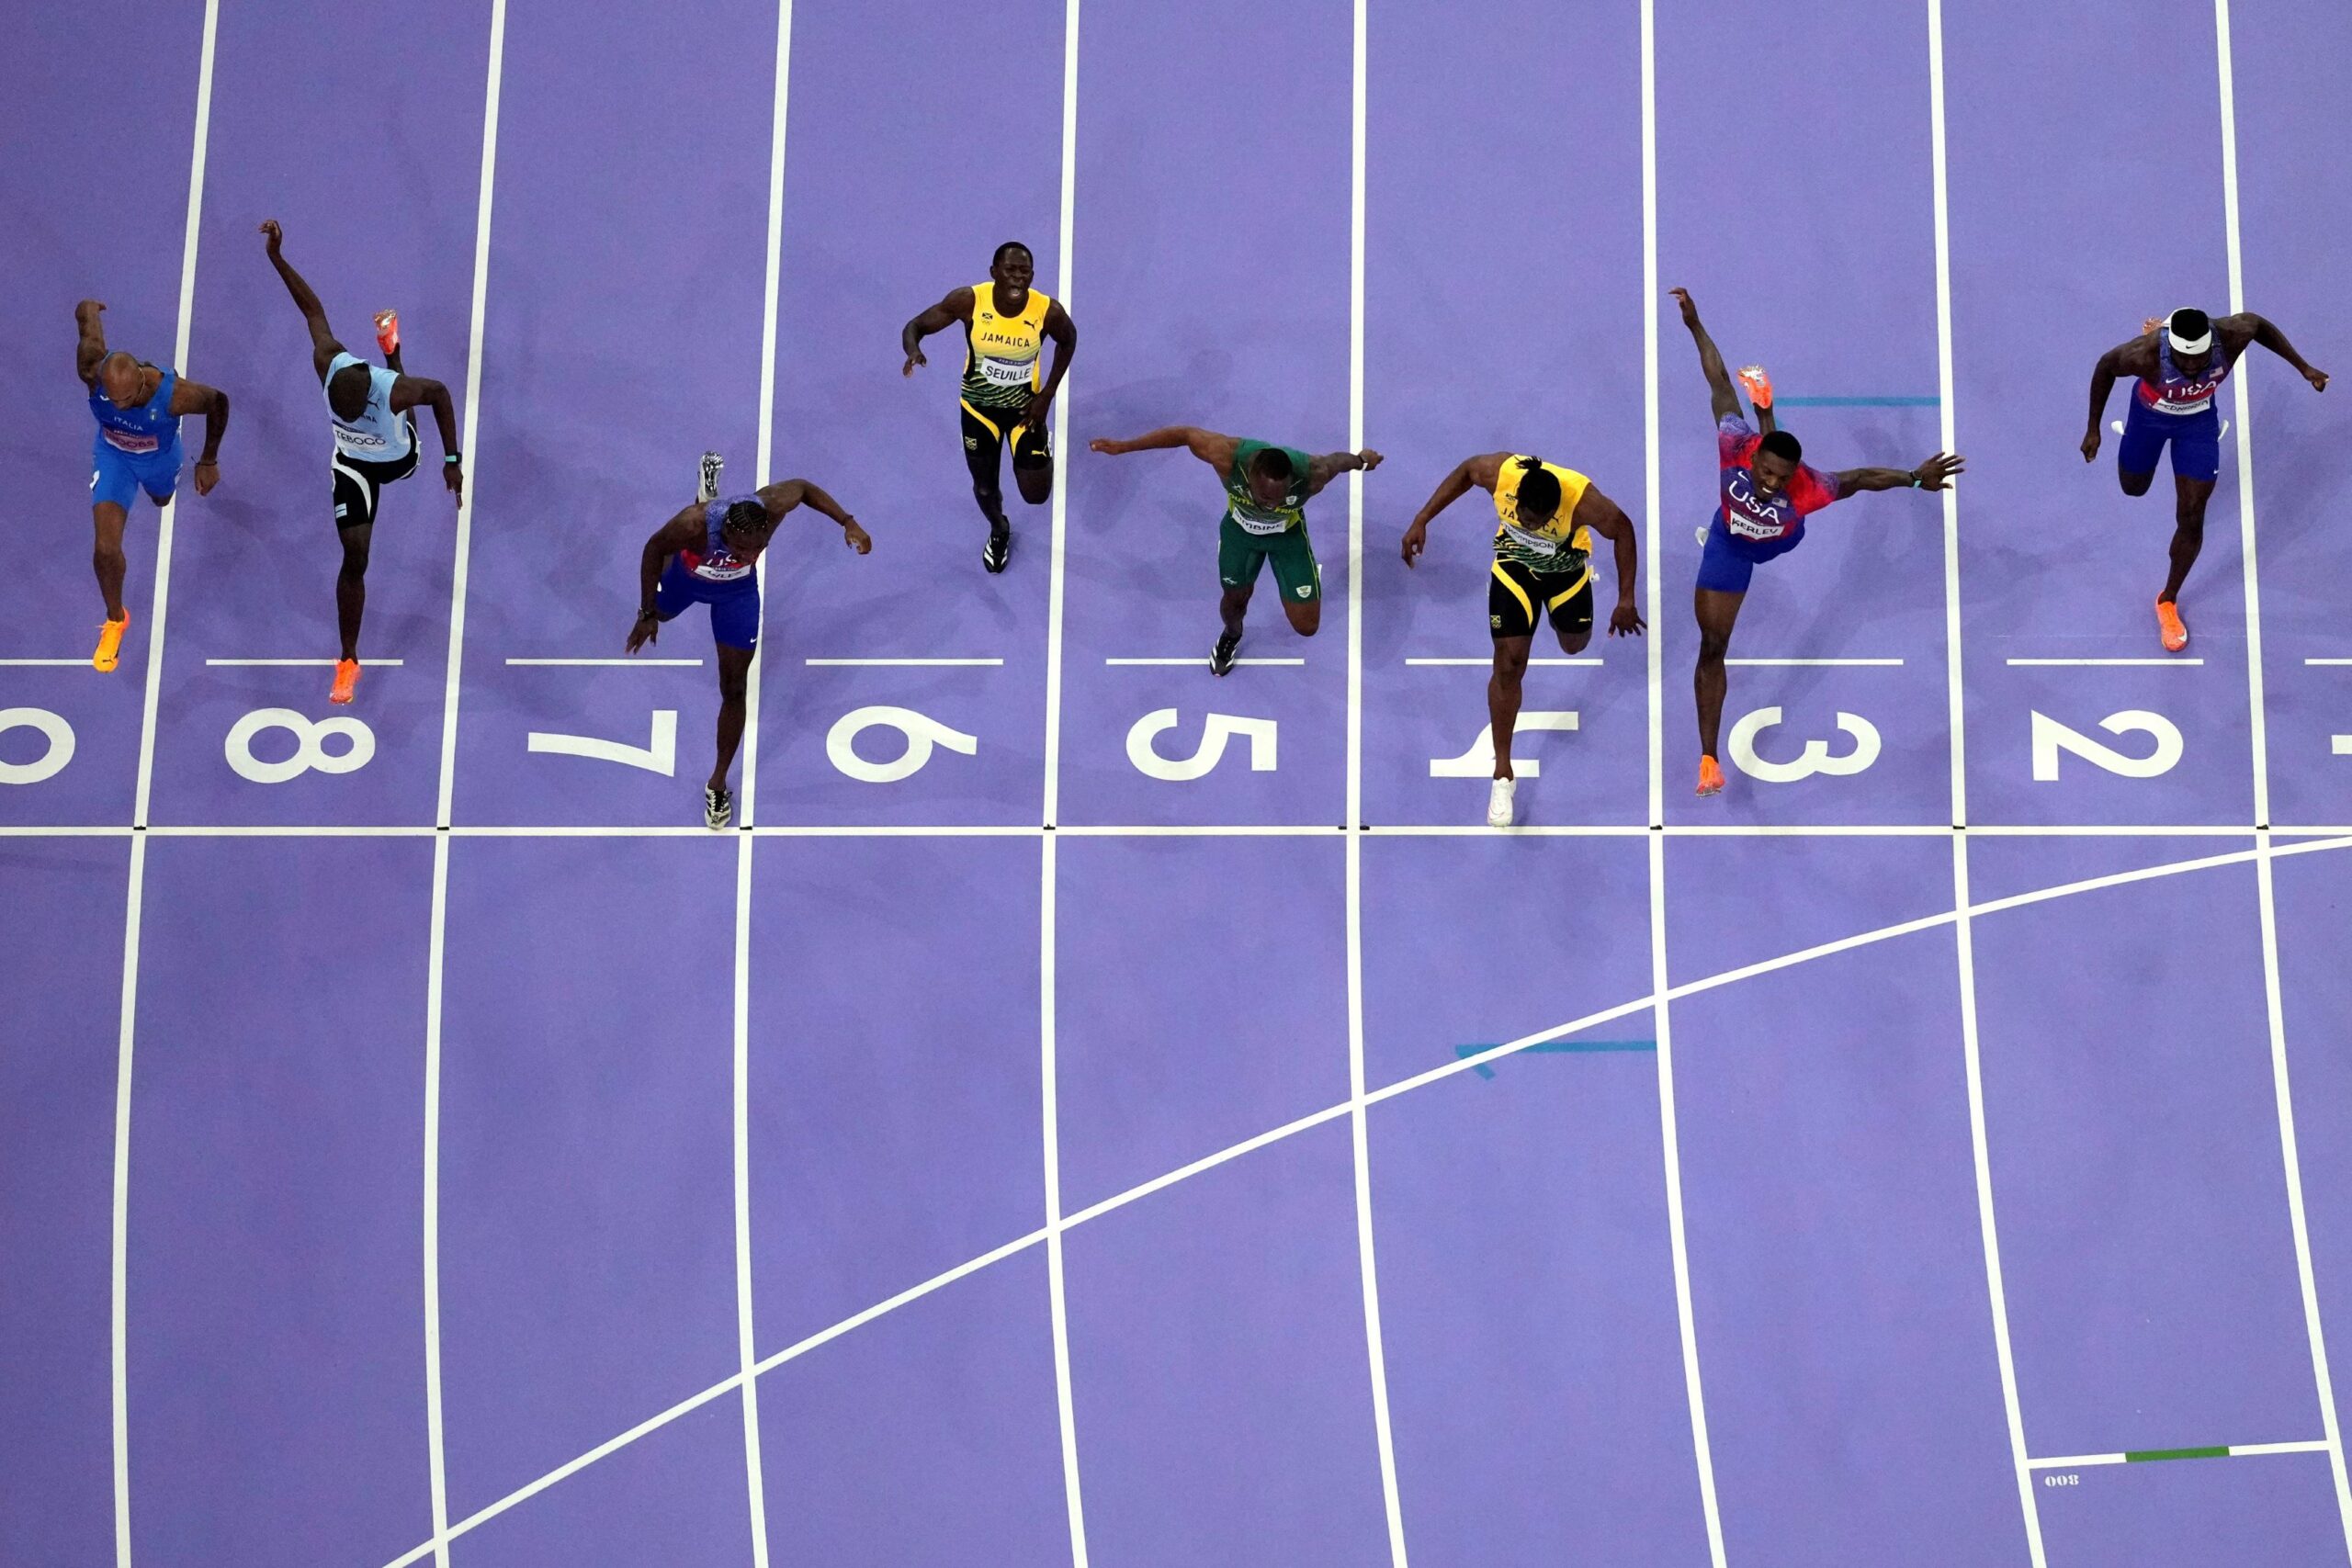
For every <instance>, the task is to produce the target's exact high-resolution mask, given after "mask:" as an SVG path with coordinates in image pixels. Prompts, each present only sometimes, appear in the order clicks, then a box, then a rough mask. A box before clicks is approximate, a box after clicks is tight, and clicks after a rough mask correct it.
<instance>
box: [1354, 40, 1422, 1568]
mask: <svg viewBox="0 0 2352 1568" xmlns="http://www.w3.org/2000/svg"><path fill="white" fill-rule="evenodd" d="M1368 9H1369V6H1368V0H1355V6H1354V12H1355V24H1354V38H1353V43H1352V53H1353V62H1354V78H1353V85H1352V88H1351V96H1350V106H1349V117H1350V121H1351V146H1350V150H1349V159H1348V162H1349V170H1348V449H1349V450H1350V451H1357V450H1361V449H1362V448H1363V445H1364V429H1363V358H1364V350H1363V317H1364V290H1363V276H1364V275H1363V268H1364V207H1365V201H1366V189H1365V179H1364V162H1365V141H1366V133H1365V118H1366V116H1365V109H1366V94H1367V81H1368V76H1369V71H1368V66H1367V62H1368V60H1369V57H1370V52H1371V37H1370V32H1371V28H1370V19H1369V17H1368ZM1407 662H1408V663H1409V662H1411V661H1410V660H1408V661H1407ZM1347 744H1348V774H1347V816H1346V818H1345V819H1346V820H1347V821H1348V822H1350V823H1360V822H1362V821H1363V474H1362V473H1360V472H1359V473H1351V474H1350V475H1349V476H1348V742H1347ZM1346 858H1347V885H1348V895H1347V965H1348V1098H1349V1100H1351V1101H1352V1102H1353V1105H1354V1110H1353V1111H1352V1112H1351V1115H1350V1116H1349V1119H1348V1121H1349V1126H1348V1133H1349V1139H1350V1145H1351V1150H1352V1155H1353V1165H1354V1170H1355V1201H1356V1258H1357V1264H1358V1270H1359V1272H1360V1273H1361V1274H1362V1276H1363V1338H1364V1353H1365V1359H1366V1361H1367V1363H1368V1366H1369V1370H1370V1372H1371V1376H1372V1427H1373V1436H1374V1441H1375V1443H1376V1444H1377V1447H1378V1450H1379V1454H1380V1497H1381V1503H1382V1506H1383V1507H1384V1509H1385V1512H1386V1514H1387V1520H1388V1562H1389V1568H1406V1556H1405V1507H1404V1499H1403V1496H1402V1495H1401V1494H1400V1493H1399V1491H1398V1490H1397V1440H1396V1437H1395V1433H1394V1424H1393V1420H1392V1417H1391V1415H1390V1411H1389V1405H1388V1353H1387V1350H1386V1348H1385V1343H1384V1341H1383V1340H1382V1337H1381V1332H1380V1271H1379V1266H1378V1263H1377V1261H1376V1258H1375V1254H1374V1246H1373V1219H1372V1139H1371V1132H1370V1129H1369V1128H1368V1127H1367V1126H1366V1125H1365V1121H1364V1106H1363V1089H1364V1064H1363V834H1362V833H1350V834H1349V835H1348V836H1347V857H1346Z"/></svg>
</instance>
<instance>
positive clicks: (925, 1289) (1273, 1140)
mask: <svg viewBox="0 0 2352 1568" xmlns="http://www.w3.org/2000/svg"><path fill="white" fill-rule="evenodd" d="M2343 849H2352V837H2342V838H2332V839H2322V840H2314V841H2313V842H2311V843H2307V844H2294V845H2290V846H2286V847H2276V846H2274V847H2273V848H2271V849H2270V850H2269V851H2267V855H2268V858H2270V859H2271V860H2274V861H2275V860H2283V859H2285V858H2287V857H2289V856H2290V855H2305V854H2316V853H2319V852H2323V851H2327V850H2343ZM2264 854H2265V852H2264V851H2260V850H2233V851H2232V852H2228V853H2226V854H2217V855H2200V856H2199V857H2198V858H2196V859H2195V860H2182V861H2167V862H2165V863H2163V864H2160V865H2152V866H2143V867H2142V868H2141V869H2139V870H2137V871H2122V872H2116V873H2113V874H2109V875H2107V876H2093V877H2087V878H2086V879H2084V880H2082V881H2080V882H2065V883H2060V884H2058V885H2057V886H2051V887H2040V888H2036V889H2034V890H2033V891H2031V892H2029V893H2013V894H2011V895H2009V896H2008V897H2004V898H1988V899H1985V901H1984V902H1982V903H1978V904H1972V905H1970V906H1969V908H1968V913H1969V916H1970V918H1971V919H1983V918H1984V917H1985V916H1986V915H1996V914H2000V913H2002V912H2004V911H2006V910H2009V909H2021V908H2026V907H2028V906H2029V905H2033V904H2047V903H2050V902H2052V901H2053V900H2055V899H2059V898H2066V897H2073V896H2075V894H2078V893H2096V892H2098V891H2099V890H2101V889H2102V888H2108V887H2121V886H2127V885H2129V884H2131V883H2135V882H2150V881H2154V880H2155V879H2157V878H2159V877H2166V876H2179V875H2182V874H2186V873H2188V872H2195V871H2211V870H2212V869H2214V868H2216V867H2219V866H2225V865H2243V864H2246V863H2250V862H2253V861H2256V860H2257V859H2259V858H2261V857H2262V856H2263V855H2264ZM1959 918H1960V911H1959V910H1957V909H1946V910H1943V911H1941V912H1939V913H1938V914H1933V915H1922V916H1920V917H1919V918H1917V919H1910V920H1901V921H1897V922H1896V923H1895V924H1894V925H1889V926H1881V927H1879V928H1878V929H1876V930H1875V931H1861V932H1859V933H1857V934H1856V935H1853V936H1849V937H1840V938H1838V940H1837V941H1835V942H1819V943H1816V944H1815V945H1814V946H1812V947H1806V948H1800V949H1798V950H1797V951H1796V952H1794V953H1782V954H1781V956H1780V957H1778V958H1767V959H1763V960H1761V961H1759V962H1758V963H1755V964H1742V965H1740V966H1739V967H1738V968H1736V969H1725V970H1724V971H1722V972H1721V973H1718V974H1714V975H1708V976H1702V977H1701V978H1699V979H1696V980H1686V981H1684V982H1683V983H1682V984H1681V985H1679V986H1672V987H1668V988H1667V989H1666V990H1665V991H1664V992H1663V993H1660V994H1658V995H1653V996H1646V997H1637V998H1634V1000H1632V1001H1629V1002H1621V1003H1619V1004H1618V1005H1617V1006H1615V1007H1610V1008H1603V1009H1601V1010H1600V1011H1599V1012H1590V1013H1587V1014H1585V1015H1584V1016H1583V1017H1582V1018H1574V1019H1570V1020H1569V1021H1567V1022H1566V1023H1561V1024H1555V1025H1554V1026H1553V1027H1551V1028H1550V1029H1545V1030H1541V1031H1538V1032H1535V1033H1533V1034H1523V1035H1521V1036H1520V1037H1519V1038H1518V1039H1516V1040H1510V1041H1506V1042H1504V1043H1502V1044H1500V1045H1497V1046H1494V1047H1492V1048H1491V1049H1489V1050H1485V1051H1481V1052H1479V1053H1477V1054H1476V1055H1471V1056H1463V1057H1459V1058H1457V1059H1456V1060H1454V1061H1452V1062H1448V1063H1446V1064H1445V1065H1444V1066H1439V1067H1432V1068H1430V1070H1429V1071H1427V1072H1425V1073H1417V1074H1415V1075H1414V1076H1413V1077H1408V1078H1399V1079H1398V1080H1397V1082H1395V1083H1392V1084H1389V1085H1387V1086H1385V1088H1381V1089H1372V1090H1370V1091H1368V1092H1367V1093H1365V1094H1363V1096H1361V1097H1360V1098H1351V1099H1348V1100H1341V1101H1340V1103H1339V1104H1337V1105H1327V1106H1325V1107H1324V1108H1323V1109H1322V1110H1320V1111H1314V1112H1312V1113H1311V1114H1308V1115H1306V1116H1301V1117H1299V1118H1297V1119H1296V1120H1295V1121H1290V1122H1283V1124H1282V1125H1281V1126H1279V1127H1272V1128H1269V1129H1267V1130H1266V1131H1265V1132H1263V1133H1261V1134H1258V1135H1257V1136H1255V1137H1253V1138H1245V1139H1243V1140H1242V1141H1241V1142H1240V1143H1238V1144H1235V1145H1231V1146H1230V1147H1227V1148H1223V1149H1219V1150H1217V1151H1216V1153H1215V1154H1211V1155H1204V1156H1201V1157H1200V1158H1199V1159H1196V1160H1193V1161H1192V1162H1191V1163H1190V1164H1187V1165H1182V1166H1179V1167H1177V1168H1175V1169H1173V1170H1170V1171H1168V1172H1166V1173H1164V1174H1162V1175H1159V1176H1156V1177H1153V1178H1152V1179H1150V1180H1148V1181H1146V1182H1141V1183H1139V1184H1137V1185H1136V1186H1134V1187H1130V1188H1128V1189H1127V1190H1125V1191H1123V1192H1114V1193H1113V1194H1112V1195H1111V1196H1110V1197H1108V1198H1105V1199H1103V1201H1101V1202H1099V1203H1095V1204H1093V1205H1091V1206H1090V1207H1088V1208H1084V1209H1080V1210H1079V1211H1078V1212H1077V1213H1073V1214H1069V1215H1065V1216H1064V1217H1063V1219H1062V1223H1061V1226H1060V1228H1061V1229H1063V1230H1068V1229H1069V1228H1070V1227H1071V1226H1072V1225H1081V1224H1086V1223H1087V1222H1088V1221H1089V1220H1094V1219H1100V1218H1101V1217H1102V1216H1103V1215H1104V1214H1107V1213H1111V1212H1112V1211H1113V1210H1114V1209H1123V1208H1125V1207H1126V1206H1127V1205H1128V1204H1130V1203H1132V1202H1135V1201H1136V1200H1137V1199H1140V1198H1148V1197H1149V1196H1151V1195H1152V1194H1153V1193H1155V1192H1159V1191H1162V1190H1166V1189H1168V1188H1170V1187H1173V1186H1175V1185H1176V1184H1177V1183H1178V1182H1180V1181H1184V1180H1188V1179H1191V1178H1193V1177H1195V1176H1198V1175H1200V1174H1201V1173H1202V1172H1203V1171H1205V1170H1213V1169H1215V1168H1216V1167H1218V1166H1221V1165H1226V1164H1228V1163H1230V1162H1231V1161H1233V1160H1236V1159H1238V1158H1240V1157H1241V1156H1243V1155H1246V1154H1252V1153H1255V1152H1256V1151H1257V1150H1259V1149H1262V1148H1264V1147H1266V1146H1267V1145H1270V1144H1277V1143H1280V1142H1282V1141H1283V1139H1284V1138H1287V1137H1290V1136H1292V1135H1293V1134H1298V1133H1304V1132H1306V1130H1307V1129H1308V1128H1310V1127H1319V1126H1321V1125H1322V1124H1323V1123H1325V1122H1336V1121H1338V1120H1339V1119H1340V1118H1341V1117H1343V1116H1351V1115H1353V1114H1354V1113H1355V1112H1356V1111H1357V1110H1358V1109H1359V1107H1370V1106H1374V1105H1377V1104H1379V1103H1381V1102H1382V1101H1383V1100H1394V1099H1396V1098H1397V1096H1399V1095H1402V1094H1408V1093H1410V1092H1411V1091H1412V1090H1414V1089H1420V1088H1423V1087H1425V1086H1427V1085H1429V1084H1433V1083H1435V1082H1437V1081H1438V1080H1439V1079H1441V1078H1449V1077H1453V1076H1454V1075H1455V1074H1457V1073H1466V1072H1472V1071H1475V1070H1476V1069H1477V1068H1479V1067H1482V1066H1487V1065H1489V1064H1491V1063H1493V1062H1496V1061H1498V1060H1500V1059H1501V1058H1502V1057H1505V1056H1510V1055H1516V1054H1518V1053H1519V1052H1521V1051H1526V1050H1530V1049H1532V1048H1533V1047H1535V1046H1537V1045H1541V1044H1544V1043H1546V1042H1548V1041H1553V1040H1558V1039H1561V1038H1564V1037H1565V1036H1567V1035H1570V1034H1575V1033H1578V1032H1581V1031H1584V1030H1587V1029H1591V1028H1594V1027H1596V1026H1598V1025H1600V1024H1603V1023H1607V1022H1609V1021H1611V1020H1613V1019H1619V1018H1624V1017H1627V1016H1629V1015H1631V1014H1634V1013H1638V1012H1645V1011H1647V1010H1650V1009H1651V1008H1653V1007H1656V1006H1657V1003H1658V1002H1659V1001H1660V1000H1661V999H1664V1000H1667V1001H1678V1000H1679V999H1680V998H1684V997H1691V996H1696V995H1698V994H1699V993H1700V992H1702V991H1713V990H1720V989H1721V988H1722V987H1725V986H1729V985H1734V984H1736V983H1737V982H1739V981H1741V980H1751V979H1754V978H1755V977H1757V976H1759V975H1770V974H1774V973H1777V972H1778V971H1780V970H1782V969H1793V968H1795V967H1796V966H1797V965H1798V964H1809V963H1811V962H1812V961H1813V960H1815V959H1816V958H1827V957H1830V956H1832V955H1834V954H1837V953H1849V952H1851V951H1853V950H1854V949H1856V948H1860V947H1871V946H1874V945H1875V944H1877V943H1879V942H1888V941H1892V940H1893V939H1894V938H1896V937H1900V936H1909V935H1912V934H1913V933H1915V932H1917V931H1934V930H1935V929H1937V928H1938V927H1939V926H1948V925H1951V923H1952V922H1953V921H1955V920H1957V919H1959ZM1050 1234H1051V1231H1050V1227H1048V1228H1040V1229H1038V1230H1034V1231H1031V1232H1030V1233H1029V1234H1028V1235H1023V1236H1018V1237H1016V1238H1014V1239H1013V1240H1012V1241H1008V1242H1006V1243H1004V1244H1003V1245H1002V1246H1001V1247H995V1248H993V1249H992V1250H990V1251H988V1252H984V1253H982V1254H980V1255H979V1256H978V1257H977V1258H970V1259H967V1261H965V1262H962V1263H959V1264H957V1265H956V1267H955V1268H953V1269H948V1270H947V1271H946V1272H944V1273H942V1274H934V1275H933V1276H932V1277H931V1278H930V1279H928V1280H923V1281H922V1283H921V1284H917V1285H910V1286H909V1287H908V1288H907V1289H905V1290H903V1291H901V1292H899V1293H898V1294H897V1295H895V1296H891V1297H889V1298H888V1299H887V1300H885V1301H879V1302H876V1303H874V1304H873V1305H872V1306H870V1307H867V1308H866V1309H865V1310H864V1311H863V1312H860V1313H857V1314H854V1315H853V1316H850V1317H845V1318H843V1319H842V1321H841V1322H839V1323H836V1324H834V1325H831V1327H829V1328H823V1329H820V1330H819V1331H818V1332H816V1333H815V1334H812V1335H809V1337H807V1338H805V1339H801V1340H798V1341H797V1342H796V1343H794V1344H791V1345H787V1346H786V1347H785V1348H783V1349H781V1350H778V1351H777V1352H775V1354H774V1355H772V1356H769V1357H767V1358H766V1359H763V1360H762V1361H761V1362H760V1363H759V1364H758V1366H757V1367H755V1368H754V1369H753V1371H754V1374H755V1375H756V1374H758V1373H764V1372H770V1371H775V1369H776V1368H778V1367H780V1366H782V1365H784V1364H785V1363H786V1361H791V1360H797V1359H799V1358H800V1357H802V1356H805V1355H807V1354H808V1353H809V1351H811V1350H814V1349H816V1348H818V1347H820V1346H821V1345H826V1344H830V1343H831V1341H833V1340H835V1339H838V1338H840V1337H842V1335H844V1334H847V1333H848V1332H850V1331H851V1330H852V1329H854V1328H859V1327H862V1326H864V1325H866V1324H868V1323H871V1322H873V1321H874V1320H875V1319H876V1318H877V1317H881V1316H883V1315H884V1314H888V1313H891V1312H895V1311H897V1310H898V1309H899V1307H902V1306H905V1305H906V1304H907V1303H910V1302H914V1301H919V1300H921V1299H922V1297H924V1296H927V1295H930V1294H931V1293H932V1292H934V1291H937V1290H940V1289H942V1288H943V1287H944V1286H947V1285H952V1284H954V1283H955V1282H956V1280H961V1279H963V1278H965V1277H966V1276H967V1275H970V1274H976V1273H978V1272H979V1271H980V1270H981V1269H986V1268H988V1267H989V1266H990V1265H992V1264H996V1263H1001V1262H1002V1261H1003V1260H1004V1259H1005V1258H1011V1257H1012V1256H1013V1254H1015V1253H1018V1252H1025V1251H1027V1250H1028V1249H1029V1248H1030V1247H1035V1246H1037V1245H1038V1244H1040V1243H1041V1242H1044V1241H1046V1239H1047V1237H1048V1235H1050ZM741 1382H742V1377H741V1374H740V1373H739V1374H737V1375H736V1376H734V1377H730V1378H728V1379H726V1380H725V1381H723V1382H717V1383H714V1384H712V1385H711V1386H710V1387H708V1388H707V1389H704V1390H703V1391H702V1392H701V1393H695V1394H693V1395H691V1396H689V1397H688V1398H685V1399H683V1400H680V1401H679V1402H678V1403H677V1404H673V1405H672V1406H670V1408H668V1409H667V1410H664V1411H662V1413H661V1414H660V1415H658V1416H649V1417H648V1418H647V1419H645V1420H643V1421H640V1422H639V1423H638V1424H637V1425H636V1426H634V1427H630V1428H629V1429H628V1431H626V1432H623V1433H621V1434H620V1435H619V1436H618V1437H616V1438H610V1439H608V1440H606V1441H605V1442H603V1443H600V1444H598V1445H597V1446H596V1447H594V1448H593V1449H590V1450H588V1451H587V1452H585V1453H583V1454H582V1455H580V1456H579V1457H578V1458H576V1459H573V1460H571V1461H569V1462H568V1463H565V1464H563V1465H560V1466H559V1467H558V1468H556V1469H554V1470H551V1471H549V1472H547V1474H545V1475H542V1476H540V1477H539V1478H538V1479H537V1480H536V1481H534V1482H532V1483H529V1484H528V1485H526V1486H523V1487H520V1488H518V1489H516V1490H515V1491H513V1492H510V1493H508V1494H507V1495H505V1496H503V1497H501V1498H500V1499H499V1500H498V1501H497V1502H495V1503H492V1504H491V1505H490V1506H488V1507H485V1508H482V1509H481V1510H479V1511H478V1512H475V1513H473V1514H470V1515H468V1516H467V1517H465V1518H463V1519H460V1520H459V1521H458V1522H457V1523H456V1524H453V1525H451V1526H450V1527H449V1529H448V1534H447V1539H448V1540H455V1539H457V1538H458V1536H461V1535H464V1534H466V1533H467V1532H468V1531H469V1530H471V1529H474V1528H475V1527H476V1526H478V1525H482V1524H486V1523H488V1522H489V1521H490V1520H492V1519H493V1518H496V1517H498V1516H499V1515H501V1514H503V1513H504V1512H506V1511H507V1510H508V1509H509V1508H512V1507H514V1506H515V1505H516V1504H518V1503H522V1502H526V1501H528V1500H529V1499H530V1498H532V1497H535V1496H537V1495H538V1494H540V1493H541V1492H544V1491H546V1490H547V1489H548V1487H550V1486H552V1485H554V1484H555V1483H557V1482H559V1481H561V1480H563V1479H565V1478H566V1477H568V1476H571V1475H574V1474H577V1473H578V1472H581V1471H582V1470H585V1469H586V1468H587V1467H588V1466H590V1465H592V1464H594V1463H595V1462H596V1461H598V1460H600V1459H603V1458H605V1456H606V1455H607V1454H610V1453H613V1452H614V1451H616V1450H619V1449H623V1448H626V1447H628V1445H629V1444H630V1443H633V1442H635V1441H636V1440H637V1439H638V1438H642V1437H644V1436H645V1435H646V1434H647V1433H649V1432H652V1431H655V1430H657V1429H659V1428H661V1427H666V1426H668V1425H669V1424H670V1423H671V1422H673V1421H674V1420H676V1419H677V1418H678V1417H679V1416H684V1415H686V1414H688V1413H689V1412H691V1411H695V1410H698V1409H700V1408H701V1407H702V1406H703V1405H705V1404H709V1403H710V1402H711V1401H712V1400H714V1399H717V1398H718V1397H719V1396H720V1395H722V1394H725V1393H728V1392H729V1390H731V1389H733V1388H735V1387H736V1386H737V1385H738V1384H740V1383H741ZM432 1551H433V1543H432V1542H430V1541H427V1542H425V1543H424V1544H423V1545H421V1546H418V1547H415V1548H413V1550H411V1551H407V1552H405V1553H403V1554H401V1556H399V1557H396V1558H394V1559H392V1561H391V1562H389V1563H386V1564H385V1568H407V1565H408V1564H410V1563H413V1562H418V1561H419V1560H421V1559H423V1558H424V1557H425V1556H427V1555H429V1554H430V1553H431V1552H432Z"/></svg>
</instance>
